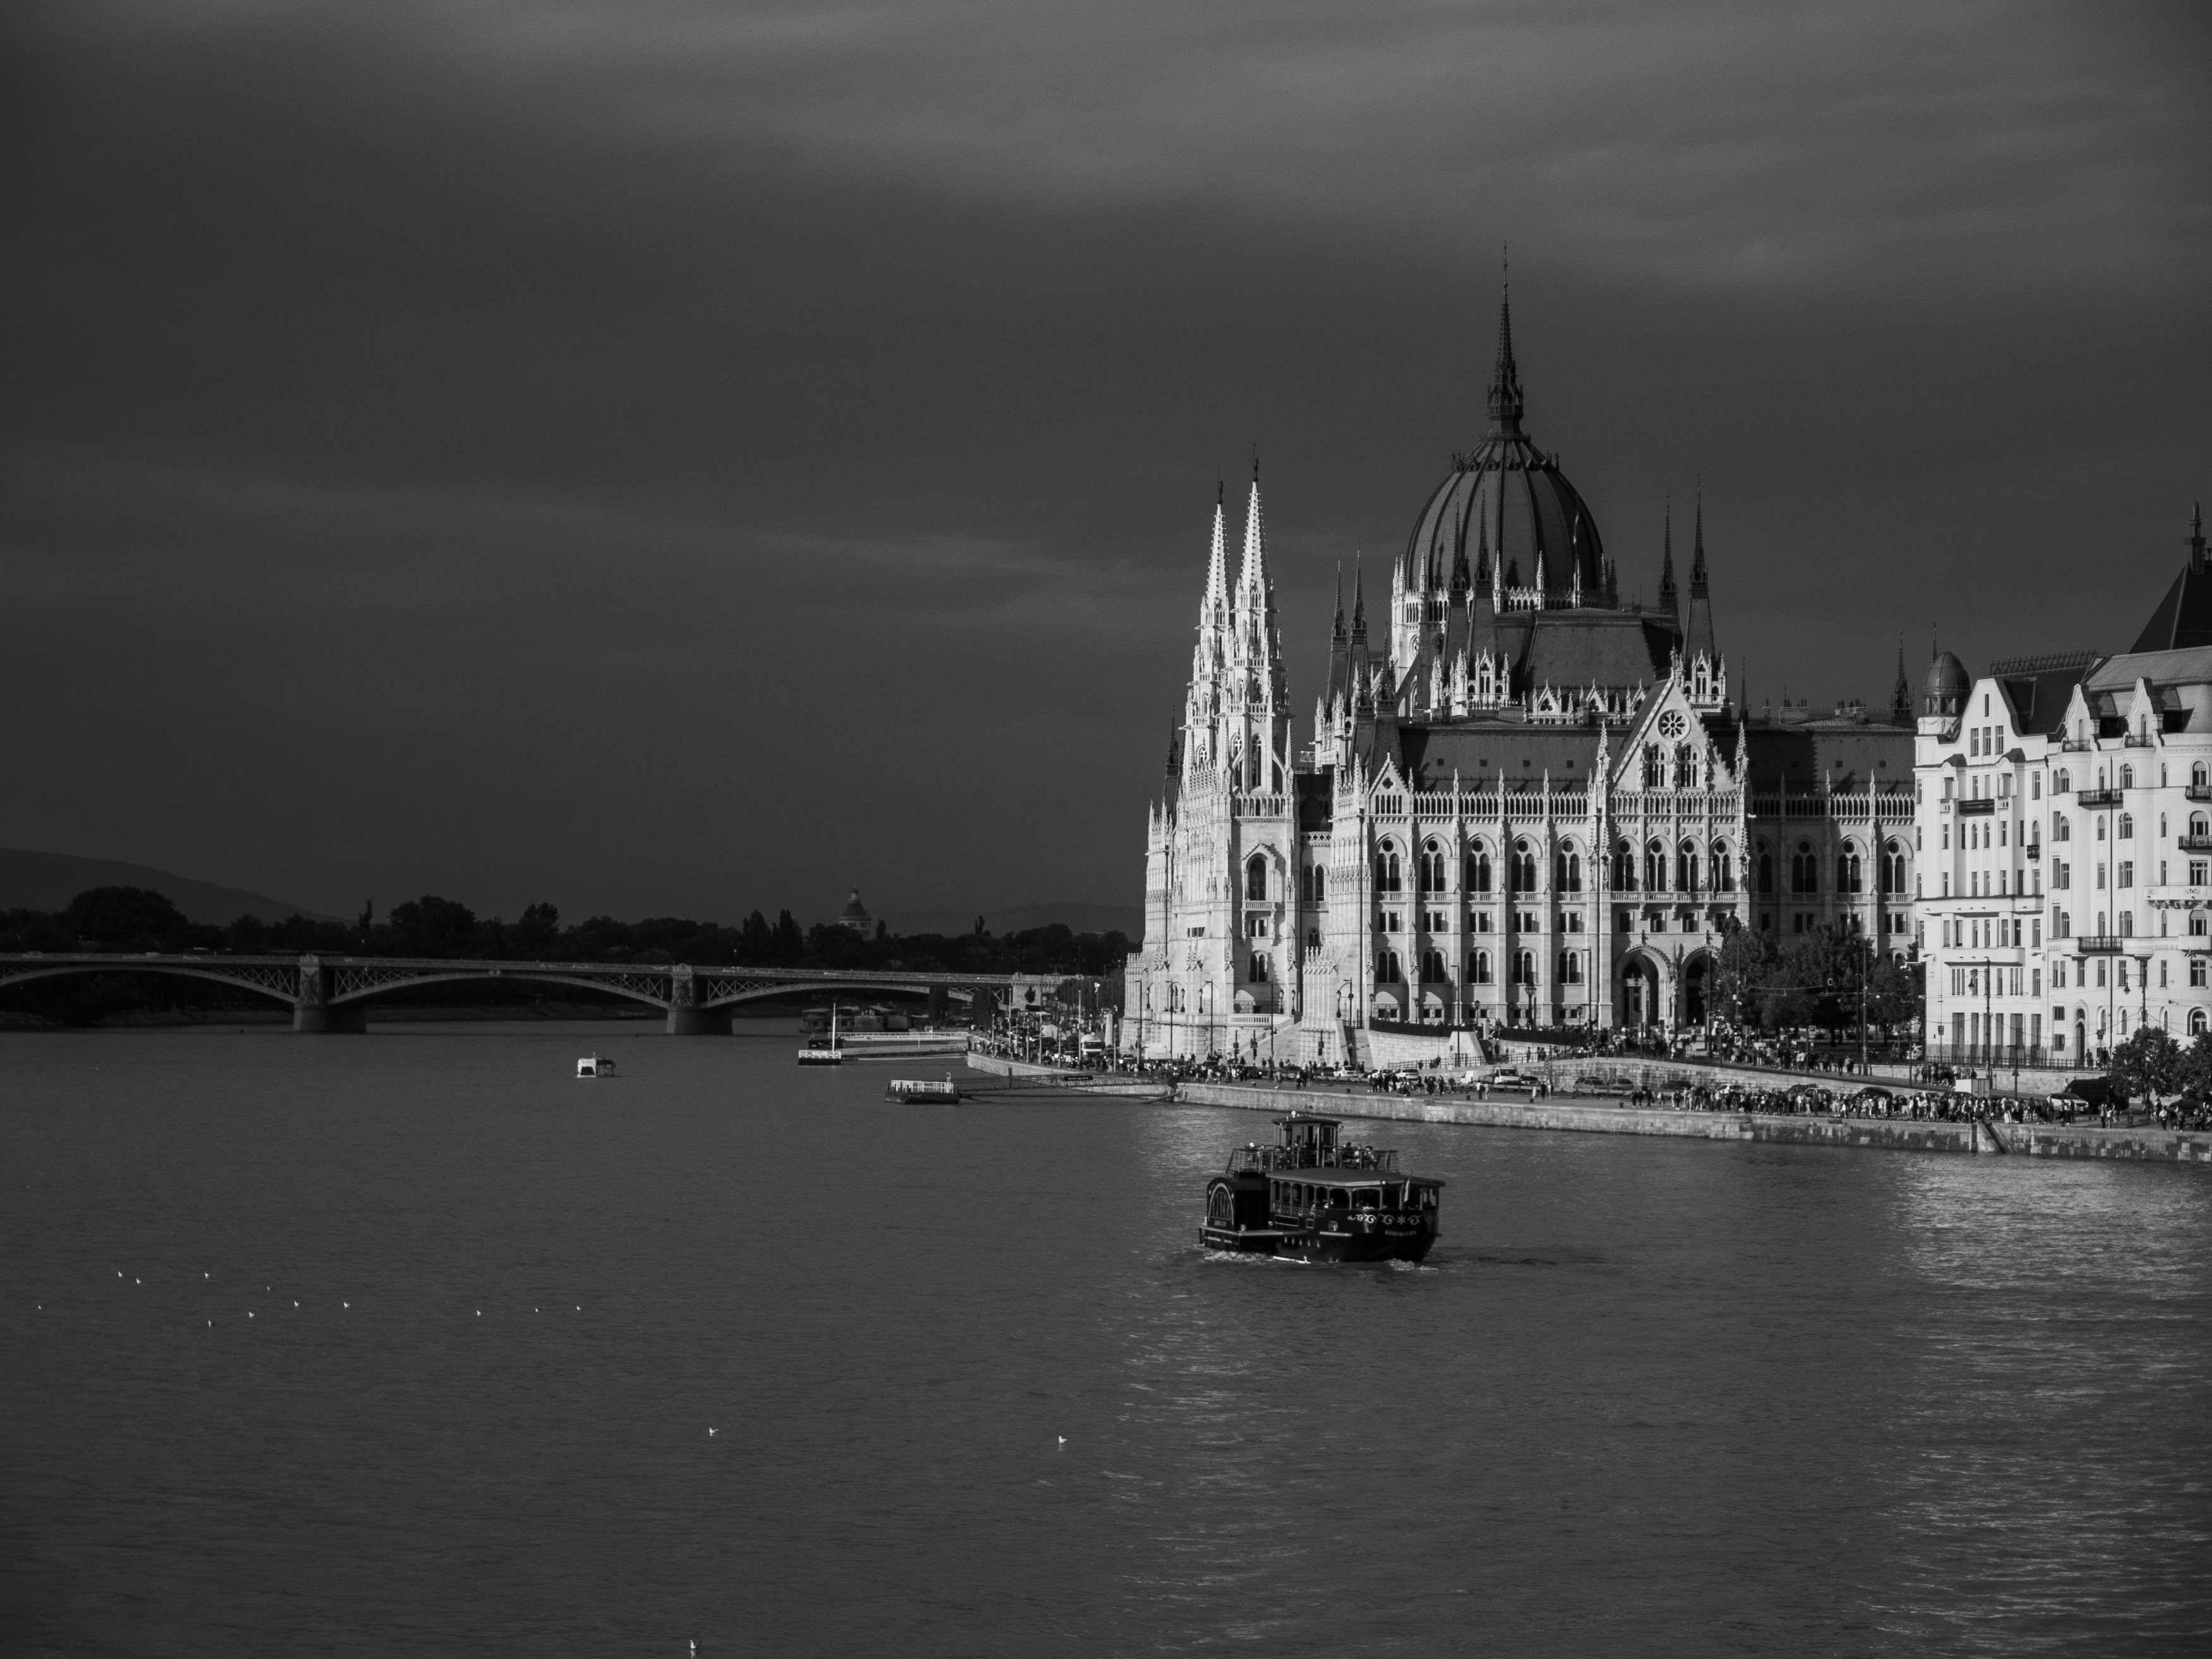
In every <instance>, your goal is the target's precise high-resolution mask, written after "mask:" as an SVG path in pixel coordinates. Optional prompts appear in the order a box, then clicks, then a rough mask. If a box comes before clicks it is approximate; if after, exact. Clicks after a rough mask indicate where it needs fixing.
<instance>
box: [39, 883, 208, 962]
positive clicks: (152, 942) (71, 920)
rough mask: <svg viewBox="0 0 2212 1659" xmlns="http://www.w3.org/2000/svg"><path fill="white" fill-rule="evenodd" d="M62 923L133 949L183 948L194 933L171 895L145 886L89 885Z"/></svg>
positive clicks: (87, 936) (94, 939)
mask: <svg viewBox="0 0 2212 1659" xmlns="http://www.w3.org/2000/svg"><path fill="white" fill-rule="evenodd" d="M62 926H63V927H65V928H66V929H67V930H68V931H69V932H70V934H71V935H72V936H73V937H75V938H76V939H83V940H86V941H88V943H90V944H94V945H114V946H117V947H118V948H121V949H125V950H132V951H156V950H179V949H182V948H184V947H185V946H186V945H190V944H191V936H192V925H191V922H189V921H186V920H185V915H184V913H183V912H182V911H180V910H179V909H178V908H177V907H176V906H175V904H173V902H170V899H169V896H168V895H167V894H166V893H156V892H154V891H152V890H150V889H148V888H144V887H94V888H88V890H85V891H84V892H82V893H79V894H78V895H77V896H76V897H75V898H73V899H71V900H70V902H69V908H66V909H65V910H64V911H63V912H62Z"/></svg>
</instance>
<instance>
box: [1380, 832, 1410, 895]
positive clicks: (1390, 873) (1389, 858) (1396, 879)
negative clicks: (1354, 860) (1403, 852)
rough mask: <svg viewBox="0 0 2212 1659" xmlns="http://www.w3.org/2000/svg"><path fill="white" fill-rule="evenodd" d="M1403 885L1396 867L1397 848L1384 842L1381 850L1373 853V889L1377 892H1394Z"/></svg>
mask: <svg viewBox="0 0 2212 1659" xmlns="http://www.w3.org/2000/svg"><path fill="white" fill-rule="evenodd" d="M1403 885H1404V882H1403V879H1402V878H1401V873H1400V871H1399V868H1398V849H1397V848H1395V847H1392V846H1389V845H1388V844H1387V843H1386V844H1385V845H1384V847H1383V850H1382V851H1381V852H1379V853H1377V854H1376V855H1375V890H1376V892H1378V893H1395V892H1397V891H1398V890H1400V889H1401V887H1402V886H1403Z"/></svg>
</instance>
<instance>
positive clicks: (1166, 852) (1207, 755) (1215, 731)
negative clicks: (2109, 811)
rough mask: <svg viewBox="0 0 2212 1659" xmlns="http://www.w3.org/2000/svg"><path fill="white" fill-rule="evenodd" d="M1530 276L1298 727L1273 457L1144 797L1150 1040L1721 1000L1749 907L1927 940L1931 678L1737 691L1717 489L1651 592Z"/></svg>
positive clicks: (1435, 1024) (1212, 590) (1354, 1040)
mask: <svg viewBox="0 0 2212 1659" xmlns="http://www.w3.org/2000/svg"><path fill="white" fill-rule="evenodd" d="M1523 409H1524V399H1523V394H1522V386H1521V381H1520V377H1519V373H1518V370H1517V368H1516V364H1515V362H1514V355H1513V341H1512V329H1511V318H1510V312H1509V311H1508V310H1507V309H1506V308H1505V307H1500V312H1499V320H1498V359H1497V367H1496V370H1495V373H1494V374H1493V377H1492V385H1491V389H1490V428H1489V431H1488V434H1487V435H1486V437H1485V438H1484V440H1483V441H1482V442H1481V443H1480V445H1479V446H1478V447H1476V448H1475V449H1474V450H1473V451H1472V452H1470V453H1466V454H1462V455H1459V456H1455V458H1454V460H1453V465H1452V470H1451V471H1450V472H1449V474H1448V475H1447V476H1446V477H1445V478H1444V480H1443V483H1441V484H1439V485H1438V486H1437V489H1436V490H1435V491H1434V492H1433V493H1432V494H1431V496H1430V498H1429V500H1428V501H1427V503H1426V504H1425V506H1424V507H1423V508H1422V510H1421V512H1420V514H1419V518H1418V520H1416V522H1415V526H1414V528H1413V534H1412V536H1411V537H1410V538H1408V540H1407V544H1406V547H1405V549H1404V550H1403V551H1402V552H1401V554H1400V556H1398V558H1397V560H1396V561H1395V563H1394V564H1393V566H1392V568H1391V571H1390V577H1389V599H1388V600H1387V605H1388V610H1387V611H1386V612H1385V614H1384V615H1383V617H1382V618H1381V619H1380V625H1379V626H1378V627H1377V628H1376V630H1375V632H1374V633H1373V634H1372V635H1370V624H1369V619H1368V614H1367V605H1366V595H1365V581H1364V574H1363V575H1356V576H1355V580H1354V584H1353V590H1352V610H1351V614H1350V617H1349V620H1348V621H1347V619H1346V614H1345V611H1344V605H1343V599H1342V592H1341V585H1340V590H1339V599H1338V605H1337V614H1336V618H1335V623H1334V629H1333V630H1332V633H1331V636H1330V643H1329V656H1328V684H1327V685H1326V686H1325V687H1324V688H1323V690H1322V692H1321V695H1320V696H1318V698H1317V699H1316V703H1315V707H1314V713H1313V728H1312V737H1311V740H1310V742H1309V743H1307V744H1304V746H1303V747H1300V746H1297V745H1296V744H1295V743H1294V739H1293V732H1292V720H1291V697H1290V690H1289V685H1288V681H1287V678H1286V676H1285V671H1284V665H1283V650H1282V644H1281V640H1280V637H1279V630H1278V625H1277V618H1276V611H1275V597H1274V586H1273V581H1272V580H1270V578H1269V575H1268V572H1267V535H1266V527H1265V522H1264V520H1263V517H1262V514H1261V500H1260V486H1259V481H1258V477H1257V474H1256V471H1255V477H1254V479H1253V483H1252V487H1251V490H1250V493H1249V499H1248V501H1247V503H1246V507H1245V513H1244V533H1243V556H1242V558H1241V560H1240V561H1239V562H1238V565H1237V571H1236V576H1235V580H1234V581H1233V582H1232V581H1231V577H1230V571H1229V567H1228V546H1229V542H1228V525H1227V521H1226V513H1225V504H1224V503H1220V502H1217V504H1216V506H1215V509H1214V520H1213V531H1212V549H1211V551H1210V553H1209V556H1208V563H1207V568H1206V586H1205V591H1204V593H1203V596H1202V597H1201V599H1200V605H1199V623H1198V639H1197V643H1196V645H1195V647H1194V650H1193V653H1192V659H1191V676H1190V684H1189V685H1188V689H1187V690H1186V692H1185V695H1184V701H1183V713H1182V722H1181V725H1180V726H1179V727H1178V729H1177V732H1176V738H1175V741H1174V743H1173V744H1172V745H1171V749H1170V757H1169V763H1168V769H1167V778H1166V785H1165V790H1164V795H1163V797H1162V799H1159V800H1158V801H1156V802H1155V803H1154V804H1153V805H1152V810H1151V814H1150V818H1149V822H1148V823H1147V826H1146V870H1145V915H1146V920H1145V939H1144V944H1143V945H1142V947H1141V949H1140V951H1139V954H1138V955H1137V956H1136V957H1133V958H1132V960H1131V962H1130V964H1129V968H1128V974H1127V990H1128V1002H1127V1022H1128V1030H1127V1041H1130V1042H1133V1043H1134V1044H1137V1045H1140V1046H1142V1047H1143V1048H1145V1049H1146V1052H1148V1053H1151V1054H1167V1053H1173V1054H1205V1053H1214V1052H1221V1051H1225V1050H1228V1049H1231V1048H1234V1049H1235V1050H1236V1051H1237V1052H1238V1053H1242V1054H1255V1053H1256V1054H1261V1056H1263V1057H1264V1056H1266V1055H1268V1054H1273V1056H1275V1057H1276V1058H1279V1059H1285V1060H1299V1059H1304V1060H1313V1059H1320V1060H1337V1059H1340V1058H1342V1057H1344V1056H1346V1054H1350V1055H1352V1057H1355V1058H1358V1057H1361V1056H1362V1054H1363V1051H1364V1048H1365V1038H1364V1033H1366V1032H1367V1031H1368V1030H1370V1028H1376V1027H1382V1028H1390V1029H1398V1030H1408V1031H1413V1032H1419V1031H1424V1030H1426V1031H1431V1032H1440V1031H1442V1030H1449V1029H1452V1028H1459V1027H1467V1026H1471V1025H1480V1026H1486V1025H1492V1024H1504V1025H1537V1026H1555V1025H1560V1024H1599V1025H1610V1024H1634V1025H1642V1024H1676V1023H1688V1022H1695V1021H1699V1020H1702V1019H1703V1018H1705V987H1706V984H1707V982H1708V979H1709V976H1710V974H1711V967H1712V962H1713V956H1714V952H1715V951H1716V950H1717V945H1718V943H1719V939H1720V934H1721V933H1722V931H1723V929H1724V928H1725V927H1728V926H1729V925H1731V924H1732V923H1735V922H1741V923H1742V924H1744V925H1746V926H1749V927H1766V928H1770V929H1772V930H1776V931H1778V932H1782V933H1802V932H1804V931H1806V930H1807V929H1808V928H1811V927H1818V926H1820V925H1822V924H1825V923H1829V922H1836V921H1840V922H1842V923H1844V925H1846V926H1849V927H1857V928H1859V929H1862V930H1863V931H1864V932H1866V933H1869V934H1870V935H1873V936H1875V937H1877V938H1879V939H1881V940H1882V941H1883V942H1884V944H1885V945H1887V946H1889V947H1891V948H1893V949H1895V950H1897V951H1900V952H1901V951H1905V950H1906V949H1907V948H1909V946H1910V944H1911V898H1910V895H1911V891H1912V871H1911V864H1912V857H1911V850H1910V841H1911V817H1912V804H1911V803H1912V797H1911V772H1912V764H1913V757H1912V743H1913V732H1912V726H1911V720H1912V708H1911V697H1910V691H1909V688H1908V687H1907V686H1906V685H1905V682H1904V680H1903V678H1902V671H1903V664H1902V662H1901V660H1900V663H1899V684H1898V687H1897V691H1896V695H1895V699H1894V702H1893V708H1891V710H1890V711H1889V714H1888V717H1887V719H1880V718H1871V717H1869V715H1868V714H1866V712H1865V711H1864V710H1863V708H1859V707H1857V706H1856V705H1844V706H1839V707H1838V708H1837V710H1836V712H1835V714H1834V715H1833V716H1832V717H1826V718H1815V717H1814V715H1813V714H1812V713H1811V711H1810V710H1809V709H1808V708H1802V707H1791V706H1789V705H1786V704H1785V706H1784V708H1782V709H1781V710H1779V711H1776V710H1773V709H1771V708H1769V709H1768V710H1766V711H1765V713H1764V714H1762V715H1760V716H1759V717H1757V718H1754V717H1753V716H1752V715H1751V714H1750V713H1749V711H1748V709H1747V708H1739V707H1735V706H1732V705H1731V702H1730V691H1729V666H1728V663H1727V660H1726V659H1725V657H1724V656H1723V653H1722V652H1721V650H1720V648H1719V645H1718V643H1717V634H1716V632H1715V629H1714V623H1713V614H1712V599H1711V579H1710V574H1709V572H1708V569H1707V565H1706V557H1705V525H1704V508H1703V504H1702V502H1700V503H1699V507H1698V509H1697V513H1696V516H1695V519H1694V520H1693V528H1692V537H1691V562H1690V574H1689V581H1688V585H1687V587H1686V590H1684V589H1682V588H1680V587H1678V586H1677V583H1676V580H1675V574H1674V546H1673V529H1672V525H1671V522H1669V524H1668V526H1666V528H1665V529H1664V531H1663V532H1662V549H1661V575H1660V584H1659V603H1658V605H1656V606H1646V605H1638V604H1624V603H1623V602H1622V600H1621V599H1620V579H1619V573H1618V571H1617V569H1616V567H1615V565H1614V562H1613V560H1612V559H1611V558H1610V557H1609V556H1607V553H1606V551H1605V547H1604V544H1603V541H1602V539H1601V537H1600V535H1599V532H1598V527H1597V523H1596V520H1595V516H1594V515H1593V514H1592V513H1591V512H1590V510H1589V506H1588V505H1587V504H1586V503H1585V502H1584V501H1583V498H1582V496H1581V495H1579V494H1578V493H1577V490H1576V489H1575V488H1574V486H1573V485H1572V484H1571V483H1569V482H1568V481H1567V478H1566V477H1565V474H1564V473H1563V472H1562V471H1560V468H1559V457H1558V456H1557V455H1556V454H1549V453H1546V452H1545V451H1543V450H1542V449H1541V448H1539V447H1537V445H1536V444H1535V443H1534V441H1532V440H1531V439H1530V438H1529V436H1528V435H1527V434H1526V433H1525V432H1524V431H1523V430H1522V414H1523Z"/></svg>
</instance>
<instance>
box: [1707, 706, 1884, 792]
mask: <svg viewBox="0 0 2212 1659" xmlns="http://www.w3.org/2000/svg"><path fill="white" fill-rule="evenodd" d="M1723 733H1725V735H1723ZM1912 735H1913V734H1912V732H1911V730H1910V729H1909V728H1907V727H1905V726H1885V725H1880V724H1877V723H1875V722H1872V721H1861V720H1804V721H1800V722H1793V723H1791V724H1790V725H1786V726H1784V725H1769V724H1767V723H1766V722H1765V721H1762V720H1753V721H1752V722H1751V726H1750V728H1749V730H1748V731H1747V733H1746V737H1747V739H1748V741H1747V744H1746V747H1747V752H1748V753H1749V756H1750V759H1751V787H1752V789H1753V792H1754V793H1757V792H1759V791H1761V790H1771V789H1773V788H1774V787H1776V786H1777V785H1780V786H1782V787H1784V789H1785V790H1786V791H1787V792H1790V793H1795V792H1797V791H1800V790H1806V789H1817V788H1820V787H1821V786H1822V785H1823V784H1827V785H1830V786H1832V787H1834V788H1836V789H1838V790H1849V791H1850V792H1851V793H1860V792H1862V791H1864V790H1867V789H1869V788H1871V789H1873V790H1875V791H1876V792H1877V793H1884V794H1887V793H1895V792H1897V791H1899V790H1906V789H1910V788H1911V787H1912ZM1713 740H1714V742H1715V743H1716V744H1720V745H1721V748H1722V750H1723V753H1733V752H1734V751H1735V728H1734V726H1727V727H1721V728H1716V729H1715V730H1714V732H1713Z"/></svg>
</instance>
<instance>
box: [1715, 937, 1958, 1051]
mask: <svg viewBox="0 0 2212 1659" xmlns="http://www.w3.org/2000/svg"><path fill="white" fill-rule="evenodd" d="M1922 972H1923V970H1922V969H1921V967H1920V965H1919V964H1917V963H1912V964H1909V965H1908V964H1905V963H1898V962H1895V961H1893V960H1892V959H1891V958H1890V957H1888V955H1887V954H1886V953H1885V952H1883V951H1880V950H1878V949H1876V948H1875V945H1873V944H1872V943H1871V942H1870V941H1869V939H1867V938H1866V936H1865V935H1864V934H1863V933H1853V932H1851V931H1850V929H1848V928H1845V927H1838V926H1830V927H1820V928H1817V929H1815V930H1814V932H1812V933H1802V934H1796V935H1793V936H1792V937H1791V938H1790V939H1789V941H1788V942H1787V943H1784V941H1783V940H1782V939H1779V938H1778V937H1777V936H1776V935H1774V934H1772V933H1767V932H1766V931H1765V930H1764V929H1762V928H1755V927H1745V926H1743V924H1742V923H1741V922H1740V921H1737V922H1732V923H1731V924H1730V926H1729V931H1728V934H1727V937H1726V938H1724V939H1723V940H1722V942H1721V948H1720V951H1719V958H1718V960H1717V962H1716V963H1715V964H1714V969H1713V979H1712V989H1711V999H1712V1007H1713V1012H1715V1013H1716V1014H1717V1015H1719V1016H1721V1017H1722V1018H1725V1019H1728V1020H1729V1021H1730V1022H1731V1023H1733V1024H1737V1025H1740V1026H1742V1027H1744V1028H1745V1029H1747V1030H1766V1031H1772V1030H1792V1029H1802V1028H1803V1027H1805V1026H1808V1025H1810V1026H1819V1027H1821V1028H1822V1029H1824V1030H1857V1027H1858V1024H1859V1018H1860V1010H1861V1007H1862V1006H1863V1007H1864V1010H1865V1018H1866V1021H1867V1024H1869V1025H1871V1026H1875V1027H1877V1028H1879V1029H1880V1030H1881V1031H1883V1032H1884V1033H1885V1034H1887V1033H1888V1032H1890V1031H1892V1030H1894V1029H1895V1028H1897V1027H1898V1026H1900V1025H1907V1024H1911V1022H1912V1021H1914V1020H1915V1019H1917V1018H1919V1017H1920V1012H1921V1007H1922V1001H1921V995H1922V989H1923V986H1922ZM1862 987H1863V989H1864V1001H1863V1005H1862V1001H1861V989H1862Z"/></svg>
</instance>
